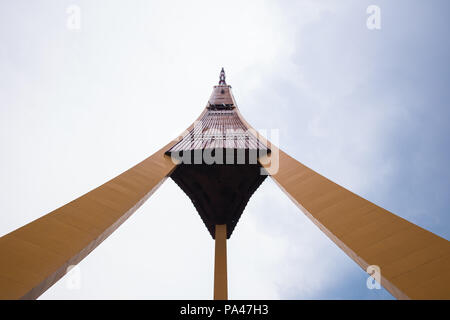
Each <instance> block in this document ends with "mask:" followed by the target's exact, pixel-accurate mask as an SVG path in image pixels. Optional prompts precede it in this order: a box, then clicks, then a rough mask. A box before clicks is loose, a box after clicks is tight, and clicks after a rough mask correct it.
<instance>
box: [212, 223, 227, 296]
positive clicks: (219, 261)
mask: <svg viewBox="0 0 450 320" xmlns="http://www.w3.org/2000/svg"><path fill="white" fill-rule="evenodd" d="M215 241H216V243H215V257H214V300H227V299H228V286H227V225H226V224H218V225H216V240H215Z"/></svg>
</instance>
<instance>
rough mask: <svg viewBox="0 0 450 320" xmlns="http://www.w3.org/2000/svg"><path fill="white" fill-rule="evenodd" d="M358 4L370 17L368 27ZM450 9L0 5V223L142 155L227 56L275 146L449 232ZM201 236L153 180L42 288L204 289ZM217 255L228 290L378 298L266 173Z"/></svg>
mask: <svg viewBox="0 0 450 320" xmlns="http://www.w3.org/2000/svg"><path fill="white" fill-rule="evenodd" d="M73 5H74V6H75V7H71V6H73ZM369 5H377V6H378V7H379V8H380V9H381V11H380V12H381V29H375V30H369V29H368V28H367V26H366V20H367V18H368V17H369V14H367V12H366V10H367V7H368V6H369ZM68 8H72V9H69V11H67V10H68ZM73 8H75V11H76V10H77V9H79V10H80V18H81V19H80V25H79V27H80V28H79V29H77V28H74V23H75V26H76V21H75V22H74V20H73V19H72V18H73V17H74V16H73V14H74V12H75V11H73ZM449 9H450V3H449V2H448V1H446V0H442V1H437V0H433V1H419V0H417V1H411V0H395V1H392V0H390V1H383V0H371V1H363V0H354V1H350V0H346V1H344V0H341V1H318V0H310V1H307V0H305V1H261V0H257V1H231V0H228V1H217V2H216V1H211V0H208V1H100V0H97V1H77V0H73V1H60V0H58V1H56V0H54V1H44V0H39V1H22V0H20V1H19V0H15V1H0V150H1V151H0V154H1V157H0V235H4V234H6V233H8V232H11V231H13V230H14V229H16V228H18V227H20V226H22V225H24V224H26V223H28V222H30V221H32V220H34V219H36V218H38V217H40V216H42V215H44V214H46V213H48V212H50V211H52V210H54V209H56V208H58V207H60V206H62V205H64V204H65V203H67V202H69V201H71V200H73V199H75V198H77V197H79V196H81V195H83V194H84V193H86V192H87V191H89V190H91V189H93V188H95V187H97V186H99V185H100V184H102V183H104V182H106V181H107V180H109V179H111V178H113V177H115V176H116V175H118V174H120V173H121V172H123V171H125V170H127V169H128V168H130V167H132V166H133V165H135V164H136V163H138V162H139V161H141V160H143V159H145V158H146V157H148V156H149V155H151V154H152V153H154V152H155V151H157V150H158V149H159V148H161V147H162V146H163V145H165V144H166V143H167V142H168V141H169V140H171V139H173V138H174V137H175V136H177V135H178V134H179V133H181V132H182V131H183V130H184V129H185V128H186V127H187V126H188V125H190V124H191V123H192V122H193V121H194V120H195V119H196V118H197V116H198V115H199V114H200V113H201V111H202V110H203V108H204V106H205V105H206V102H207V100H208V98H209V95H210V93H211V90H212V86H213V85H214V84H216V83H217V82H218V77H219V71H220V68H221V67H225V71H226V73H227V82H228V84H231V85H232V87H233V93H234V96H235V98H236V100H237V103H238V106H239V108H240V110H241V113H242V114H243V115H244V117H245V118H246V120H247V121H248V122H249V123H251V124H252V125H253V127H255V128H256V129H261V130H264V129H266V130H270V129H279V130H280V138H279V144H280V147H281V148H282V149H283V150H284V151H286V152H287V153H289V154H290V155H291V156H293V157H295V158H296V159H297V160H299V161H301V162H302V163H304V164H305V165H307V166H309V167H311V168H312V169H314V170H316V171H317V172H319V173H321V174H323V175H325V176H327V177H328V178H330V179H332V180H333V181H335V182H337V183H339V184H341V185H342V186H344V187H346V188H348V189H350V190H351V191H353V192H355V193H357V194H359V195H361V196H363V197H365V198H366V199H368V200H370V201H372V202H374V203H376V204H378V205H380V206H382V207H384V208H386V209H387V210H390V211H391V212H393V213H396V214H398V215H399V216H401V217H404V218H406V219H408V220H410V221H412V222H414V223H416V224H418V225H420V226H422V227H424V228H426V229H428V230H430V231H432V232H434V233H436V234H438V235H440V236H442V237H444V238H446V239H449V238H450V218H449V212H448V210H449V208H450V196H449V187H450V185H449V184H450V174H449V170H448V164H449V163H450V153H449V151H448V149H449V147H450V143H449V142H450V141H449V136H450V135H449V133H450V126H449V121H450V112H449V106H448V104H449V101H450V91H449V88H448V84H449V80H450V70H449V68H450V67H449V65H450V64H449V62H448V58H449V56H450V55H449V53H450V52H449V48H450V46H449V37H448V34H447V33H448V30H450V26H449V24H450V23H449V21H448V12H449ZM68 20H69V21H68ZM68 22H69V23H68ZM268 138H269V139H270V136H269V137H268ZM213 245H214V242H213V240H212V239H211V237H210V235H209V233H208V232H207V230H206V228H205V226H204V225H203V223H202V221H201V219H200V217H199V216H198V214H197V213H196V211H195V209H194V207H193V205H192V204H191V202H190V200H189V199H188V197H187V196H186V195H184V193H183V192H182V191H181V190H180V189H179V188H178V187H177V186H176V185H175V183H173V181H171V180H170V179H169V180H167V181H166V182H165V183H164V184H163V185H162V186H161V188H160V189H159V190H158V191H157V192H156V193H155V194H154V195H153V196H152V197H151V198H150V199H149V200H148V201H147V202H146V203H145V204H144V205H143V206H142V207H141V208H140V209H139V210H138V211H137V212H136V213H135V214H134V215H132V216H131V218H130V219H129V220H128V221H126V222H125V223H124V224H123V225H122V226H121V227H120V228H119V229H118V230H117V231H116V232H115V233H113V234H112V235H111V236H110V237H109V238H108V239H107V240H105V241H104V242H103V243H102V244H101V245H100V246H99V247H98V248H97V249H96V250H94V251H93V252H92V253H91V254H90V255H89V256H88V257H87V258H85V259H84V260H83V261H82V262H81V263H80V264H79V269H78V270H76V272H78V273H77V277H78V278H77V279H78V280H77V281H76V283H77V284H76V285H73V283H74V282H73V279H70V277H67V276H66V277H64V278H62V279H61V280H60V281H59V282H58V283H57V284H55V285H54V286H53V287H52V288H50V289H49V290H48V291H47V292H46V293H44V294H43V295H42V296H41V298H42V299H84V298H86V299H103V298H107V299H109V298H112V299H117V298H127V299H128V298H137V299H147V298H148V299H172V298H175V299H211V298H212V290H213V287H212V285H213V256H214V255H213V254H214V252H213V249H214V246H213ZM0 263H1V257H0ZM228 263H229V297H230V298H231V299H247V298H250V299H252V298H254V299H260V298H262V299H325V298H328V299H392V298H393V297H392V296H391V295H390V294H389V293H388V292H387V291H385V290H384V289H381V290H369V289H368V288H367V287H366V279H367V274H366V273H365V272H364V271H363V270H362V269H360V268H359V266H357V265H356V264H355V263H354V262H353V261H352V260H351V259H350V258H349V257H347V256H346V255H345V254H344V253H343V252H341V250H340V249H339V248H338V247H337V246H336V245H335V244H334V243H333V242H332V241H331V240H329V239H328V238H327V237H326V236H325V235H323V234H322V233H321V232H320V231H319V229H318V228H317V227H316V226H315V225H313V223H312V222H310V221H309V220H308V219H307V218H306V217H305V216H304V215H303V213H301V211H300V210H299V209H298V208H297V207H296V206H295V205H294V204H293V203H292V202H291V201H290V200H289V199H288V197H287V196H286V195H285V194H284V193H283V192H282V191H281V190H279V189H278V188H277V186H276V185H275V183H274V182H273V181H272V180H270V179H266V181H265V182H264V183H263V184H262V185H261V187H260V188H259V189H258V191H257V192H256V193H255V195H254V196H253V197H252V198H251V200H250V202H249V204H248V206H247V208H246V210H245V211H244V214H243V216H242V217H241V219H240V222H239V224H238V225H237V227H236V229H235V231H234V233H233V236H232V238H231V240H230V241H229V242H228ZM381 272H382V270H381Z"/></svg>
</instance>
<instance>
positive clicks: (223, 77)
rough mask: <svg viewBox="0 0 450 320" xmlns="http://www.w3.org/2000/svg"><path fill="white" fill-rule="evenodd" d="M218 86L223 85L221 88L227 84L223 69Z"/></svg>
mask: <svg viewBox="0 0 450 320" xmlns="http://www.w3.org/2000/svg"><path fill="white" fill-rule="evenodd" d="M220 85H223V86H225V85H227V83H226V82H225V70H223V68H222V70H221V71H220V78H219V86H220Z"/></svg>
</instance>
